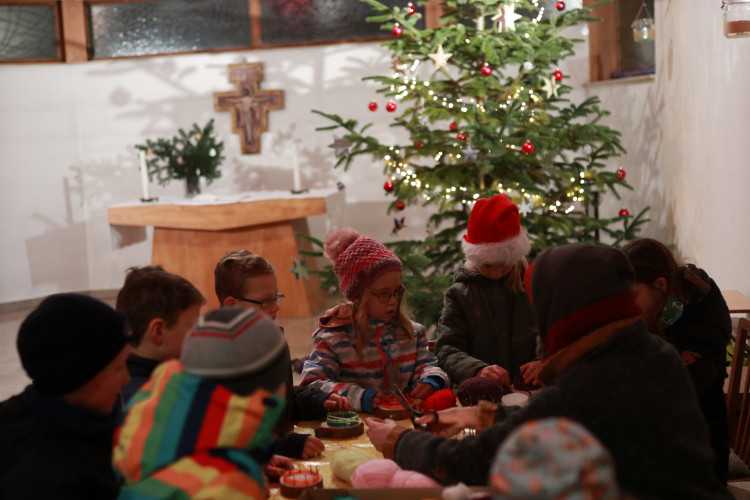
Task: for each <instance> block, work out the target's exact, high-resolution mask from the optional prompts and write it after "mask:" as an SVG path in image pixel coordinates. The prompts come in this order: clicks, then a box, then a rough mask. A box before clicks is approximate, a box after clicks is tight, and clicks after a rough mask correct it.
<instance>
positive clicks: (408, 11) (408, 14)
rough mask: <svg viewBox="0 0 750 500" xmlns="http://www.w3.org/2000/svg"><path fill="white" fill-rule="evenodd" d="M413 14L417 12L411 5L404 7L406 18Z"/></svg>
mask: <svg viewBox="0 0 750 500" xmlns="http://www.w3.org/2000/svg"><path fill="white" fill-rule="evenodd" d="M415 12H417V8H416V7H414V6H413V5H412V4H409V5H407V6H406V17H411V16H413V15H414V13H415Z"/></svg>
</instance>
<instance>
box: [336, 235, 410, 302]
mask: <svg viewBox="0 0 750 500" xmlns="http://www.w3.org/2000/svg"><path fill="white" fill-rule="evenodd" d="M324 253H325V256H326V257H327V258H328V259H329V260H330V261H331V262H333V271H334V272H335V273H336V276H338V277H339V286H340V287H341V291H342V292H343V293H344V296H345V297H346V298H347V299H349V300H353V299H356V298H357V297H359V296H360V295H361V294H362V292H363V291H364V289H365V288H367V287H368V286H369V285H370V284H372V282H373V281H375V280H376V279H378V278H379V277H380V276H382V275H383V274H385V273H387V272H390V271H399V272H401V270H402V267H401V261H400V260H399V259H398V257H396V255H395V254H394V253H393V252H391V251H390V250H388V249H387V248H386V247H385V246H384V245H383V244H382V243H380V242H378V241H375V240H373V239H372V238H368V237H367V236H360V234H359V231H357V230H356V229H354V228H353V227H349V226H344V227H340V228H338V229H334V230H333V231H331V232H330V233H328V236H327V237H326V241H325V246H324Z"/></svg>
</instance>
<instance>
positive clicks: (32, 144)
mask: <svg viewBox="0 0 750 500" xmlns="http://www.w3.org/2000/svg"><path fill="white" fill-rule="evenodd" d="M255 61H260V62H262V63H263V64H264V80H263V82H262V83H261V88H262V89H282V90H283V91H284V99H285V103H284V109H283V110H279V111H272V112H271V113H270V114H269V131H268V132H266V133H264V134H263V136H262V154H258V155H242V154H240V148H239V139H238V136H237V135H236V134H233V133H232V132H231V121H230V115H229V113H227V112H217V111H215V110H214V105H213V93H214V92H218V91H229V90H233V88H234V86H233V84H232V83H230V82H229V79H228V76H227V66H228V65H229V64H232V63H238V62H255ZM389 64H390V60H389V57H388V54H387V52H386V51H384V50H383V49H381V48H380V47H379V45H377V44H356V45H355V44H352V45H332V46H326V47H315V48H296V49H277V50H266V51H252V52H251V51H247V52H235V53H225V54H197V55H186V56H173V57H157V58H143V59H128V60H117V61H103V62H87V63H83V64H44V65H39V64H33V65H32V64H25V65H20V64H19V65H2V66H0V88H1V89H2V91H0V109H2V114H1V115H0V163H1V164H2V165H3V168H2V170H0V172H1V173H0V186H2V190H3V193H4V196H3V197H2V198H0V211H2V213H3V214H4V216H3V217H2V218H0V234H2V235H3V237H2V238H0V252H2V256H3V259H2V263H0V267H2V271H1V272H0V302H11V301H16V300H21V299H27V298H36V297H41V296H44V295H47V294H50V293H55V292H60V291H81V290H100V289H116V288H119V286H120V285H121V283H122V278H123V273H124V271H125V269H127V267H129V266H132V265H143V264H146V263H148V262H149V260H150V249H151V231H147V232H146V235H147V239H145V240H143V241H141V242H140V243H137V244H133V245H130V246H126V247H124V248H117V249H116V248H113V247H112V245H111V243H110V232H109V225H108V222H107V215H106V210H107V206H108V205H110V204H113V203H120V202H126V201H132V200H135V199H136V198H137V197H138V196H140V193H141V186H140V177H139V174H138V170H137V155H136V152H135V149H134V148H133V146H134V145H135V144H138V143H144V141H145V140H146V139H147V138H156V137H171V136H172V135H174V134H176V132H177V129H178V127H183V128H190V127H191V126H192V124H193V123H196V122H197V123H198V124H199V125H201V126H202V125H203V124H205V123H206V122H207V121H208V120H209V119H210V118H212V117H213V118H215V122H216V130H217V133H218V135H219V136H220V137H221V138H222V139H223V140H224V142H225V144H226V147H225V156H226V160H225V162H224V164H223V166H222V172H223V176H222V178H221V179H219V180H217V181H215V182H214V183H213V184H212V185H211V186H209V187H207V188H206V191H207V192H211V193H216V194H230V193H236V192H241V191H253V190H274V189H290V188H292V184H293V181H292V166H291V165H292V149H291V144H292V141H293V140H294V139H295V138H296V139H299V140H300V141H301V143H300V144H301V146H300V164H301V167H302V181H303V182H302V184H303V187H326V186H333V185H335V184H336V182H337V181H341V182H343V183H344V184H345V185H346V190H345V197H346V207H345V209H343V208H342V207H341V206H336V205H335V204H334V206H333V207H332V210H331V212H332V213H331V214H329V215H328V216H316V217H313V218H311V220H310V225H311V232H312V233H313V234H314V235H316V236H318V237H320V238H322V237H324V236H325V234H326V232H327V230H328V228H329V227H330V226H331V225H339V224H343V223H347V224H352V225H355V226H357V227H358V228H359V229H360V230H361V231H362V232H363V233H364V234H369V235H371V236H373V237H375V238H379V239H382V240H389V239H392V238H393V236H392V235H391V234H390V233H391V229H392V227H393V218H392V216H388V215H387V214H386V212H385V210H386V207H387V205H388V202H389V201H390V200H389V199H388V198H386V197H385V196H383V194H384V192H383V189H382V185H383V182H384V181H385V177H384V175H383V171H382V165H374V164H372V162H371V161H370V160H369V159H364V158H362V159H361V160H359V161H357V162H356V163H355V164H354V165H353V166H352V168H351V169H350V170H349V171H348V172H344V171H343V170H341V169H338V170H336V171H334V170H333V168H332V165H333V162H334V154H333V150H332V149H331V148H328V147H327V146H328V144H330V143H331V142H332V140H333V133H332V132H316V131H315V128H316V127H319V126H322V125H327V124H328V122H327V121H326V120H325V119H324V118H322V117H320V116H318V115H314V114H312V113H311V109H313V108H316V109H321V110H323V111H326V112H330V113H338V114H341V115H343V116H346V117H352V118H355V119H359V120H360V121H362V122H363V123H367V122H368V121H376V122H378V124H377V125H376V126H375V127H373V129H371V130H372V131H373V133H375V134H377V135H378V136H379V137H381V139H383V140H392V135H391V134H392V132H391V131H390V130H389V129H388V126H387V124H388V119H389V118H390V116H386V115H387V113H386V111H385V109H384V104H385V100H383V98H382V97H378V100H379V102H380V110H379V111H378V112H377V113H372V112H370V111H369V110H368V109H367V104H368V103H369V101H370V100H371V99H372V98H374V97H375V93H374V87H373V84H371V83H364V82H362V81H361V78H362V77H363V76H366V75H371V74H374V73H375V72H378V73H382V74H387V72H388V71H389V70H388V67H389ZM204 192H205V191H204ZM152 193H153V194H154V195H156V196H165V195H167V196H181V195H182V193H183V186H182V185H181V184H179V183H173V184H170V185H169V186H167V187H160V186H158V185H154V186H152ZM402 215H405V216H406V217H407V223H408V225H409V227H408V228H406V229H404V230H403V231H402V233H401V235H402V236H407V237H419V236H421V234H422V232H423V230H424V229H423V228H424V223H425V219H426V214H425V211H424V210H423V209H420V208H419V207H410V208H408V209H407V210H405V211H404V212H403V214H402Z"/></svg>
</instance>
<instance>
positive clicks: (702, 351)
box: [622, 238, 732, 483]
mask: <svg viewBox="0 0 750 500" xmlns="http://www.w3.org/2000/svg"><path fill="white" fill-rule="evenodd" d="M622 250H623V252H625V255H627V256H628V259H629V260H630V263H631V264H632V265H633V268H634V269H635V281H636V284H635V287H634V288H633V290H634V291H635V292H636V302H637V303H638V305H640V306H641V309H642V310H643V313H642V317H643V319H644V320H645V321H646V323H647V324H648V327H649V330H650V331H651V332H652V333H655V334H657V335H660V336H661V337H663V338H664V339H665V340H666V341H667V342H669V343H670V344H672V345H673V346H675V348H677V350H678V351H679V353H680V356H681V357H682V361H683V363H684V364H685V367H686V368H687V370H688V373H689V374H690V377H691V378H692V380H693V386H694V387H695V391H696V393H697V395H698V400H699V401H700V406H701V410H702V411H703V415H704V416H705V418H706V422H707V423H708V426H709V428H710V431H711V447H712V448H713V449H714V452H715V453H716V462H715V464H714V473H715V474H716V476H717V477H718V478H719V479H720V480H721V481H723V482H724V483H726V480H727V470H728V462H729V444H728V443H729V427H728V424H727V408H726V402H725V398H724V379H725V378H726V376H727V372H726V356H727V351H726V347H727V343H728V342H729V338H730V335H731V333H732V320H731V319H730V317H729V309H728V308H727V304H726V302H725V301H724V298H723V297H722V295H721V291H720V290H719V287H718V286H716V283H715V282H714V280H712V279H711V278H710V277H709V276H708V274H706V272H705V271H703V270H702V269H700V268H698V267H696V266H694V265H693V264H681V263H678V262H677V261H676V260H675V258H674V255H673V254H672V251H671V250H670V249H669V248H667V247H666V246H665V245H664V244H663V243H661V242H659V241H656V240H654V239H651V238H641V239H637V240H633V241H631V242H630V243H628V244H627V245H625V247H624V248H623V249H622Z"/></svg>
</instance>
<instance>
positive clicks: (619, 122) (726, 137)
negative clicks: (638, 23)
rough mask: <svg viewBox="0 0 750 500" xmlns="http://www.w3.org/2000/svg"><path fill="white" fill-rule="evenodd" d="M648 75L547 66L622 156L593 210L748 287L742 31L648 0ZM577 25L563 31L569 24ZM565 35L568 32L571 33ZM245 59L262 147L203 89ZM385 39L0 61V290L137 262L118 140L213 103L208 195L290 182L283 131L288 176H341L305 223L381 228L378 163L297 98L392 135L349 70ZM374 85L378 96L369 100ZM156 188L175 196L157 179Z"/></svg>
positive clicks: (581, 62)
mask: <svg viewBox="0 0 750 500" xmlns="http://www.w3.org/2000/svg"><path fill="white" fill-rule="evenodd" d="M655 7H656V8H655V11H656V12H655V17H656V19H657V26H658V28H657V46H656V58H657V74H656V77H655V79H654V80H653V81H652V82H645V83H644V82H640V83H619V84H610V85H606V84H594V85H586V82H587V80H588V76H587V75H588V67H587V58H588V51H587V47H586V46H585V44H580V45H579V46H578V49H577V54H576V56H575V57H574V58H571V59H569V60H566V61H565V62H564V63H563V64H562V67H561V69H562V70H563V71H564V72H565V74H566V75H569V76H570V77H571V78H570V80H569V81H566V83H569V84H571V85H572V86H574V88H575V89H576V90H575V92H574V93H573V95H571V99H572V100H574V101H579V100H580V99H582V98H585V97H586V96H588V95H598V96H599V97H600V98H601V100H602V106H603V107H604V108H605V109H609V110H610V111H611V112H612V115H611V116H610V117H608V118H607V119H606V120H605V123H607V124H609V125H611V126H612V127H613V128H615V129H617V130H620V131H621V132H622V133H623V137H622V142H623V145H624V146H625V148H626V149H627V154H626V155H624V156H622V157H620V158H617V159H614V160H612V161H611V168H612V169H613V170H614V169H616V168H618V167H623V168H624V169H625V170H626V171H627V174H628V177H627V179H628V181H629V182H630V184H631V185H632V186H633V187H634V188H635V189H634V191H632V192H624V193H622V195H623V200H622V201H619V200H614V199H612V198H610V199H605V201H604V206H603V207H602V216H605V217H608V216H613V215H614V214H616V213H617V211H619V209H620V208H622V207H626V208H628V209H629V210H630V211H631V213H635V212H636V211H637V210H639V209H640V208H641V207H644V206H647V205H648V206H650V207H651V212H650V217H651V219H652V220H651V222H650V223H648V224H647V225H646V226H645V227H644V232H643V235H644V236H652V237H655V238H658V239H661V240H663V241H665V242H667V243H675V244H676V245H677V249H678V251H679V252H680V253H681V254H682V255H685V256H688V257H692V258H693V259H694V260H695V261H696V262H697V263H698V264H699V265H701V266H703V267H705V268H706V269H707V270H708V271H709V273H710V274H711V275H712V276H714V277H715V279H716V280H717V282H718V283H719V285H720V286H721V287H722V288H736V289H740V290H742V291H743V292H745V293H746V294H750V276H749V273H750V270H749V268H750V266H748V265H747V264H745V258H744V257H745V252H744V251H743V250H744V248H747V246H748V245H747V244H748V239H750V231H748V230H747V229H746V222H745V221H746V218H747V217H746V214H747V213H750V210H749V209H750V207H749V206H748V205H749V204H750V201H747V197H746V196H744V188H745V187H746V186H747V185H748V181H749V180H750V169H749V168H748V164H747V163H748V162H747V160H746V159H747V158H750V140H748V139H747V138H746V137H745V136H746V130H747V121H748V119H747V118H746V117H747V116H748V107H749V106H750V92H749V91H748V84H747V82H748V81H750V78H749V77H750V74H748V73H750V64H748V62H749V59H750V39H735V40H727V39H725V38H724V37H723V34H722V26H721V12H720V10H719V9H718V8H716V5H714V4H713V3H712V2H697V1H692V0H691V1H686V0H657V1H656V6H655ZM576 29H577V28H576ZM571 36H576V37H578V36H580V34H578V33H572V34H571ZM254 61H260V62H262V63H263V64H264V76H265V79H264V81H263V82H262V84H261V88H263V89H282V90H284V93H285V95H284V98H285V107H284V109H283V110H279V111H273V112H271V113H270V115H269V131H268V132H266V133H264V134H263V137H262V151H263V153H262V154H259V155H241V154H240V153H239V151H240V150H239V141H238V138H237V136H236V135H235V134H232V133H231V124H230V117H229V113H225V112H216V111H214V109H213V93H214V92H218V91H228V90H232V88H233V85H232V84H231V83H230V82H229V80H228V78H227V65H228V64H232V63H237V62H254ZM388 67H389V57H388V53H387V52H386V51H385V50H383V49H381V48H380V47H379V46H378V45H377V44H352V45H332V46H324V47H310V48H295V49H277V50H265V51H246V52H233V53H225V54H196V55H185V56H168V57H156V58H143V59H129V60H118V61H104V62H87V63H83V64H67V65H66V64H44V65H38V64H25V65H0V110H2V114H0V164H1V165H2V168H1V169H0V189H2V192H3V194H4V196H2V197H0V211H1V212H2V214H3V217H0V234H2V238H0V252H1V255H2V257H3V258H2V260H1V261H0V303H3V302H12V301H16V300H21V299H27V298H36V297H41V296H44V295H47V294H49V293H54V292H58V291H77V290H100V289H116V288H119V286H120V285H121V283H122V277H123V272H124V270H125V269H126V268H127V267H129V266H132V265H143V264H146V263H148V262H149V260H150V248H151V240H150V236H151V235H150V232H147V233H146V236H147V238H146V239H145V240H143V241H141V242H140V243H136V244H133V245H130V246H127V247H124V248H118V249H114V248H113V247H112V245H111V244H110V234H109V226H108V223H107V217H106V209H107V206H108V205H110V204H112V203H119V202H125V201H130V200H134V199H136V198H137V197H138V196H139V195H140V181H139V175H138V171H137V158H136V154H135V150H134V149H133V145H134V144H137V143H143V142H144V141H145V139H147V138H155V137H169V136H171V135H173V134H174V133H175V132H176V130H177V128H178V127H185V128H188V127H190V126H191V125H192V123H194V122H197V123H199V124H201V125H202V124H204V123H205V122H206V121H208V119H209V118H211V117H214V118H215V121H216V130H217V132H218V134H219V135H220V137H221V138H222V139H223V140H224V141H225V144H226V148H225V156H226V157H227V158H226V160H225V162H224V165H223V167H222V172H223V177H222V178H221V179H219V180H218V181H216V182H215V183H214V184H212V185H211V186H209V187H208V188H207V189H208V191H210V192H214V193H217V194H229V193H235V192H240V191H250V190H264V189H289V188H291V187H292V169H291V162H292V153H291V149H290V144H291V141H292V140H293V139H294V138H298V139H300V140H301V141H302V146H301V150H300V161H301V165H302V170H303V184H304V187H325V186H332V185H334V184H335V183H336V181H338V180H340V181H341V182H343V183H344V184H345V185H346V191H345V204H338V205H336V206H334V207H333V209H332V211H331V212H332V213H330V214H329V215H328V216H316V217H313V218H311V220H310V223H311V232H312V233H313V234H314V235H315V236H317V237H320V238H322V237H324V235H325V233H326V232H327V230H328V228H329V227H331V226H332V225H338V224H342V223H347V224H352V225H354V226H356V227H358V228H359V229H360V230H361V231H362V232H363V233H365V234H368V235H370V236H373V237H375V238H379V239H382V240H386V241H387V240H390V239H393V238H394V237H393V236H392V235H391V228H392V227H393V221H392V219H393V217H392V216H389V215H387V214H386V213H385V209H386V207H387V205H388V202H389V200H390V198H389V197H385V196H384V194H383V190H382V184H383V182H384V180H385V178H384V175H383V171H382V165H379V164H375V163H373V162H372V161H371V160H370V159H369V158H360V159H358V160H357V161H356V162H355V163H354V165H353V166H352V168H351V169H350V170H349V171H348V172H343V171H342V170H340V169H337V170H335V171H334V170H333V169H332V164H333V161H334V158H333V153H332V149H330V148H328V147H327V145H328V144H330V143H331V142H332V138H333V134H332V133H331V132H315V131H314V129H315V127H317V126H322V125H325V124H327V122H326V121H325V120H324V119H323V118H321V117H319V116H317V115H313V114H312V113H310V110H311V109H313V108H317V109H321V110H324V111H326V112H331V113H338V114H341V115H342V116H345V117H351V118H355V119H359V120H360V121H361V122H363V123H364V122H369V121H375V122H376V126H375V127H373V129H371V131H372V133H373V134H375V135H377V136H378V137H380V138H381V140H388V139H389V138H390V137H391V134H393V131H392V130H390V129H389V127H388V123H389V118H390V116H388V115H387V113H386V112H385V111H384V100H383V99H382V97H380V96H376V94H375V93H374V88H375V87H374V85H373V84H371V83H364V82H362V81H361V78H362V77H363V76H368V75H372V74H376V73H380V74H387V73H388V71H389V70H388ZM373 98H376V99H377V100H378V102H379V103H380V109H379V111H378V112H376V113H371V112H369V111H368V110H367V103H368V102H369V101H370V100H371V99H373ZM152 191H153V193H154V194H155V195H157V196H165V195H172V196H175V195H181V194H182V192H183V188H182V186H181V185H179V184H173V185H170V186H168V187H166V188H163V187H160V186H153V187H152ZM401 215H404V216H406V218H407V228H406V229H404V230H403V231H402V232H401V233H400V235H399V237H409V238H411V237H420V236H421V235H422V233H423V230H424V229H423V228H424V223H425V220H426V217H427V215H428V214H427V212H426V211H425V210H424V209H420V208H418V207H409V208H407V210H405V211H404V212H403V213H402V214H401Z"/></svg>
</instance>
